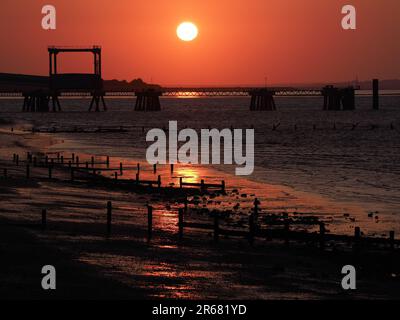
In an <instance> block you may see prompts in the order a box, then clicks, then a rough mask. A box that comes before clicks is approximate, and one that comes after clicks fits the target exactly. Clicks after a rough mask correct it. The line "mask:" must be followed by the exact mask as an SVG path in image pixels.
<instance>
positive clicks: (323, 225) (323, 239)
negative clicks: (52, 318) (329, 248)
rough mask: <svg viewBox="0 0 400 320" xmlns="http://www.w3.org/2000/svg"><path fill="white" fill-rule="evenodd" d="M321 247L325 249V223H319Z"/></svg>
mask: <svg viewBox="0 0 400 320" xmlns="http://www.w3.org/2000/svg"><path fill="white" fill-rule="evenodd" d="M319 247H320V249H321V250H324V249H325V223H323V222H321V223H320V224H319Z"/></svg>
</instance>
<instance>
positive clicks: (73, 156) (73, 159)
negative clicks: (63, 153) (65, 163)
mask: <svg viewBox="0 0 400 320" xmlns="http://www.w3.org/2000/svg"><path fill="white" fill-rule="evenodd" d="M71 158H72V163H74V162H75V153H73V154H72V156H71Z"/></svg>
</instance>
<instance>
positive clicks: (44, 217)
mask: <svg viewBox="0 0 400 320" xmlns="http://www.w3.org/2000/svg"><path fill="white" fill-rule="evenodd" d="M46 228H47V210H46V209H43V210H42V230H43V231H44V230H46Z"/></svg>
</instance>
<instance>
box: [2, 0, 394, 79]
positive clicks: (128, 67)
mask: <svg viewBox="0 0 400 320" xmlns="http://www.w3.org/2000/svg"><path fill="white" fill-rule="evenodd" d="M45 4H52V5H54V6H56V8H57V30H56V31H44V30H42V28H41V18H42V14H41V8H42V6H43V5H45ZM345 4H353V5H354V6H356V8H357V14H358V19H357V23H358V25H357V27H358V29H357V30H356V31H344V30H343V29H342V28H341V23H340V22H341V18H342V14H341V8H342V6H343V5H345ZM399 17H400V1H399V0H379V1H378V0H347V1H339V0H323V1H321V0H196V1H190V0H158V1H155V0H145V1H142V0H140V1H139V0H112V1H111V0H48V1H38V0H1V1H0V30H1V31H0V43H1V49H0V72H13V73H29V74H43V75H45V74H47V72H48V60H47V59H48V56H47V50H46V48H47V45H53V44H56V45H87V44H100V45H101V46H102V47H103V71H104V72H103V76H104V78H106V79H112V78H117V79H127V80H131V79H133V78H138V77H141V78H143V79H144V80H146V81H150V80H152V81H153V82H156V83H159V84H163V85H239V84H241V85H252V84H263V83H264V81H265V80H264V79H265V77H266V76H267V77H268V82H269V83H301V82H317V81H324V82H327V81H341V80H351V79H354V78H355V76H356V75H358V77H359V78H360V79H370V78H373V77H377V78H381V79H384V78H386V79H388V78H400V41H399V39H400V21H399V20H398V19H399ZM185 20H190V21H193V22H195V23H196V24H197V25H198V27H199V31H200V35H199V38H198V39H196V40H195V41H194V42H190V43H185V42H182V41H180V40H178V39H177V37H176V33H175V30H176V27H177V25H178V24H179V23H180V22H182V21H185ZM75 58H76V59H75ZM89 61H91V60H90V57H89V56H87V57H85V56H84V57H80V56H79V55H78V56H65V58H63V59H61V70H62V71H65V72H74V71H81V70H83V71H89V70H90V67H91V64H90V62H89Z"/></svg>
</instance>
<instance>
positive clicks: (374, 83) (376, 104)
mask: <svg viewBox="0 0 400 320" xmlns="http://www.w3.org/2000/svg"><path fill="white" fill-rule="evenodd" d="M372 91H373V101H372V108H373V109H374V110H379V80H378V79H374V80H373V81H372Z"/></svg>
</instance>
